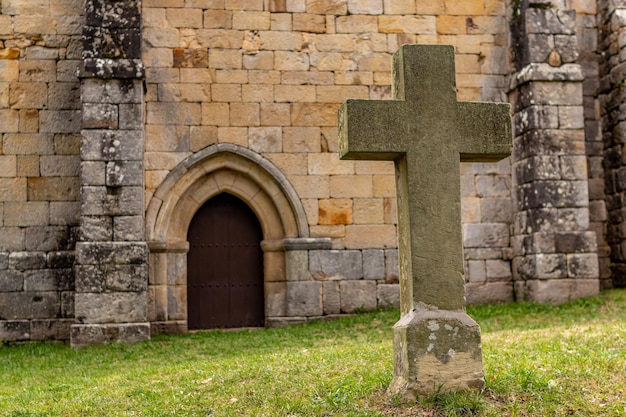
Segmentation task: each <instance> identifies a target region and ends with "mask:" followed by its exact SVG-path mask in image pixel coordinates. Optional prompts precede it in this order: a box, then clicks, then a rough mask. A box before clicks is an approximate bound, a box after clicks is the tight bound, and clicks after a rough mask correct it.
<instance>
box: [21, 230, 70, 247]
mask: <svg viewBox="0 0 626 417" xmlns="http://www.w3.org/2000/svg"><path fill="white" fill-rule="evenodd" d="M74 232H75V231H74V230H71V229H68V228H67V227H65V226H44V227H28V228H26V229H25V231H24V248H25V249H26V250H28V251H33V250H34V251H50V250H63V249H67V248H69V247H70V246H72V245H73V244H74V241H75V239H76V236H75V233H74Z"/></svg>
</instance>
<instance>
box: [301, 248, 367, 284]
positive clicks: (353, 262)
mask: <svg viewBox="0 0 626 417" xmlns="http://www.w3.org/2000/svg"><path fill="white" fill-rule="evenodd" d="M309 268H310V270H311V274H313V277H314V278H315V279H316V280H322V281H324V280H339V279H349V280H353V279H361V278H363V258H362V254H361V251H357V250H330V251H328V250H313V251H309Z"/></svg>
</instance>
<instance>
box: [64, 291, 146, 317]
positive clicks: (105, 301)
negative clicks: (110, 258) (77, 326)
mask: <svg viewBox="0 0 626 417" xmlns="http://www.w3.org/2000/svg"><path fill="white" fill-rule="evenodd" d="M146 302H147V297H146V293H145V292H114V293H83V294H80V296H79V295H78V294H77V296H76V298H75V300H74V303H75V306H74V308H75V311H76V320H77V321H78V322H79V323H82V322H85V323H90V324H102V323H138V322H144V321H145V320H146V311H147V304H146Z"/></svg>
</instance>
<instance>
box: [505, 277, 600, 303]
mask: <svg viewBox="0 0 626 417" xmlns="http://www.w3.org/2000/svg"><path fill="white" fill-rule="evenodd" d="M598 292H599V281H598V280H597V279H558V280H554V279H552V280H530V281H525V282H516V283H515V294H516V296H517V297H518V299H519V300H525V301H534V302H537V303H539V304H561V303H566V302H570V301H572V300H575V299H578V298H583V297H592V296H595V295H597V294H598Z"/></svg>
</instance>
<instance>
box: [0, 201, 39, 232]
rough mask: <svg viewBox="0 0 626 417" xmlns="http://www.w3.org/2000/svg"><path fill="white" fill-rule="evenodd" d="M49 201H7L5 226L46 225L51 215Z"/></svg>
mask: <svg viewBox="0 0 626 417" xmlns="http://www.w3.org/2000/svg"><path fill="white" fill-rule="evenodd" d="M49 207H50V206H49V203H48V202H43V201H42V202H36V201H28V202H6V203H4V225H5V226H20V227H25V226H45V225H47V224H48V220H49V217H50V208H49Z"/></svg>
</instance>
